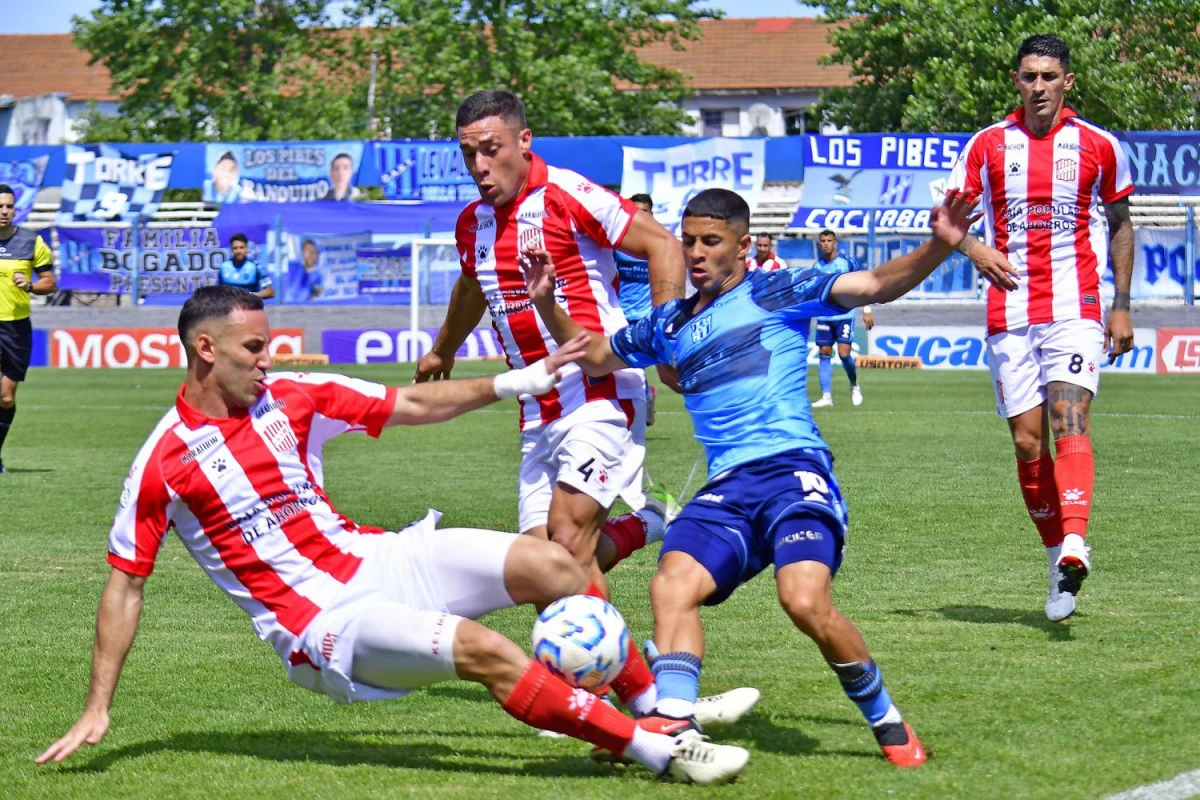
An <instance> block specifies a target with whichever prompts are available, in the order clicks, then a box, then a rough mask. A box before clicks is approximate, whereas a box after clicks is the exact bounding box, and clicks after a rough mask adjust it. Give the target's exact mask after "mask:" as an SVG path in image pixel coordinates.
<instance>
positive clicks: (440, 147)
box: [372, 142, 479, 203]
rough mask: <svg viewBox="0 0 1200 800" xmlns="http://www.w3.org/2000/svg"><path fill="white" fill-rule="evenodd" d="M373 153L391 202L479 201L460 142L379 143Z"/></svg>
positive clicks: (380, 179)
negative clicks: (460, 149)
mask: <svg viewBox="0 0 1200 800" xmlns="http://www.w3.org/2000/svg"><path fill="white" fill-rule="evenodd" d="M372 149H373V150H374V151H375V166H376V167H377V168H378V170H379V182H380V184H381V185H382V186H383V194H384V196H385V197H387V198H388V199H389V200H423V201H425V202H427V203H470V202H474V201H475V200H478V199H479V190H478V189H477V188H475V182H474V181H473V180H471V173H469V172H467V165H466V163H465V162H464V161H463V157H462V153H461V152H460V151H459V149H458V143H457V142H375V143H374V144H373V145H372Z"/></svg>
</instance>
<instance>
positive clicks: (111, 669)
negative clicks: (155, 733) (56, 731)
mask: <svg viewBox="0 0 1200 800" xmlns="http://www.w3.org/2000/svg"><path fill="white" fill-rule="evenodd" d="M145 585H146V579H145V578H142V577H140V576H137V575H130V574H128V573H125V572H122V571H121V570H119V569H113V571H112V573H111V574H110V575H109V576H108V583H107V584H105V586H104V591H103V592H102V593H101V594H100V610H99V611H98V612H97V614H96V644H95V646H94V648H93V650H92V680H91V685H90V686H89V687H88V696H87V702H86V703H84V707H83V714H81V715H80V717H79V720H78V721H77V722H76V723H75V724H74V725H73V726H71V730H69V731H67V732H66V734H65V735H64V736H63V737H62V738H61V739H59V740H58V741H57V742H55V743H54V744H52V745H50V746H49V747H47V748H46V751H45V752H44V753H42V754H41V755H40V756H38V757H37V758H36V759H34V761H36V762H37V763H38V764H45V763H46V762H47V761H52V760H53V761H64V760H66V759H67V758H68V757H69V756H70V755H71V754H72V753H74V752H75V751H76V750H78V749H79V748H80V746H82V745H84V744H88V745H94V744H98V743H99V742H100V740H101V739H102V738H104V734H105V733H107V732H108V709H109V708H110V707H111V706H112V700H113V694H114V693H115V692H116V690H117V681H118V680H120V678H121V669H122V668H123V667H124V666H125V657H126V656H127V655H129V648H131V647H133V637H134V636H135V635H137V629H138V620H139V619H140V618H141V616H142V591H143V587H144V586H145Z"/></svg>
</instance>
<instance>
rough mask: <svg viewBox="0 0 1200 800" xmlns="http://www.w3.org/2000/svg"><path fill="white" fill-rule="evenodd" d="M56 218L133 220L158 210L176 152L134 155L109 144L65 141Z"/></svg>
mask: <svg viewBox="0 0 1200 800" xmlns="http://www.w3.org/2000/svg"><path fill="white" fill-rule="evenodd" d="M65 156H66V172H65V177H64V180H63V186H62V202H61V204H60V205H59V208H58V217H57V218H56V219H57V222H58V223H59V224H60V225H61V224H63V223H67V222H133V221H134V220H137V219H148V218H149V217H152V216H153V215H154V212H155V211H157V210H158V206H159V203H161V202H162V198H163V193H164V192H165V191H166V190H167V184H168V182H170V180H171V165H172V164H173V163H174V160H175V151H170V152H161V153H144V154H142V155H132V154H128V153H125V152H124V151H122V150H119V149H118V148H116V147H113V146H112V145H107V144H89V145H74V144H69V145H66V148H65Z"/></svg>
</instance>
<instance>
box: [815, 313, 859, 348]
mask: <svg viewBox="0 0 1200 800" xmlns="http://www.w3.org/2000/svg"><path fill="white" fill-rule="evenodd" d="M814 341H815V342H816V344H817V347H832V346H833V343H834V342H835V341H836V342H837V343H838V344H853V343H854V320H853V319H834V320H828V319H818V320H817V336H816V339H814Z"/></svg>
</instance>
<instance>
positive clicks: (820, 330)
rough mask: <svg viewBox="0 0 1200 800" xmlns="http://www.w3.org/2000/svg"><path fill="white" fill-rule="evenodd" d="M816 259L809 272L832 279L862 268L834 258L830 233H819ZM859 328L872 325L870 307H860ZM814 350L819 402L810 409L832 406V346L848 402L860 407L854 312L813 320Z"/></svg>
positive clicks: (834, 238)
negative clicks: (843, 371) (846, 381)
mask: <svg viewBox="0 0 1200 800" xmlns="http://www.w3.org/2000/svg"><path fill="white" fill-rule="evenodd" d="M817 250H818V252H819V255H818V256H817V261H816V263H815V264H813V268H814V269H816V270H818V271H820V272H824V273H828V274H832V275H841V274H843V273H846V272H858V271H860V270H862V269H863V267H862V266H861V265H860V264H859V263H858V262H857V261H855V260H854V258H853V257H851V256H848V255H846V256H843V255H838V249H837V234H836V233H834V232H833V231H831V230H828V229H826V230H823V231H821V233H820V235H819V236H818V237H817ZM863 324H865V325H866V326H867V330H871V328H872V327H874V325H875V318H874V317H873V316H872V315H871V307H870V306H863ZM816 341H817V347H818V348H820V358H819V360H818V362H817V379H818V380H819V381H820V382H821V399H820V400H818V401H817V402H815V403H813V408H822V407H824V406H831V405H833V343H834V342H837V348H838V358H839V359H841V362H842V366H843V367H844V368H845V369H846V377H847V378H849V379H850V401H851V402H852V403H854V405H856V406H859V405H862V389H860V388H859V387H858V366H857V365H856V364H855V363H854V353H852V352H851V351H850V345H851V344H853V343H854V310H853V309H851V310H850V311H848V312H846V313H845V314H838V315H836V316H831V317H818V318H817V337H816Z"/></svg>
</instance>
